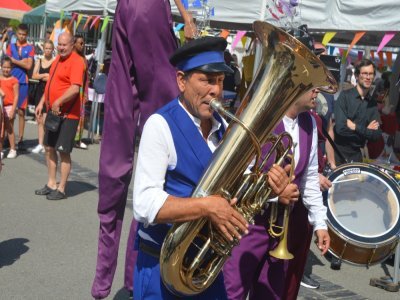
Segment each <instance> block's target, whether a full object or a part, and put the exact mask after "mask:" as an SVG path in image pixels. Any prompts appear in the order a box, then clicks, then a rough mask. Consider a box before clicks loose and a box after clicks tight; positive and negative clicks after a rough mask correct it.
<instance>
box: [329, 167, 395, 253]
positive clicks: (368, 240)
mask: <svg viewBox="0 0 400 300" xmlns="http://www.w3.org/2000/svg"><path fill="white" fill-rule="evenodd" d="M348 168H360V169H361V171H369V172H371V171H372V172H371V173H374V175H377V174H379V175H383V176H384V177H385V178H387V179H388V181H387V182H386V183H387V184H388V185H389V186H390V187H391V188H392V190H393V191H394V193H395V196H396V198H397V202H398V205H399V213H400V188H399V186H398V184H397V183H396V182H395V181H394V179H393V178H391V177H390V176H389V175H387V174H386V173H384V172H382V171H381V170H379V168H378V167H377V166H375V165H369V164H365V163H349V164H343V165H341V166H340V167H338V168H337V169H335V170H334V171H333V172H332V173H331V174H330V175H329V176H328V179H329V180H331V181H332V180H334V179H335V178H336V177H338V176H339V175H341V174H342V173H343V170H345V169H348ZM323 202H324V205H325V206H326V207H327V217H328V219H327V224H328V226H329V227H330V229H331V230H333V231H334V232H336V233H338V234H339V235H340V236H342V237H343V238H344V239H345V240H348V241H354V243H356V244H357V245H361V246H368V245H373V248H374V247H375V246H376V245H381V244H386V243H389V242H392V240H393V239H397V238H398V236H399V233H400V217H398V219H397V223H396V224H395V225H394V226H393V228H392V229H391V230H390V231H388V232H386V233H385V234H383V235H380V236H377V237H365V236H361V235H356V234H354V233H352V232H350V231H349V230H347V229H346V228H345V227H343V226H342V225H341V224H340V223H339V222H338V221H337V220H336V218H335V216H334V215H333V214H332V212H331V210H330V207H329V204H328V191H325V192H324V193H323Z"/></svg>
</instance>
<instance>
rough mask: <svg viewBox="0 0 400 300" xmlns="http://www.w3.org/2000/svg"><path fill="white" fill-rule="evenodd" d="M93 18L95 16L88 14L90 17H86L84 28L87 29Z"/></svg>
mask: <svg viewBox="0 0 400 300" xmlns="http://www.w3.org/2000/svg"><path fill="white" fill-rule="evenodd" d="M91 19H93V16H88V18H87V19H86V22H85V25H83V30H85V29H86V27H87V26H88V25H89V23H90V20H91Z"/></svg>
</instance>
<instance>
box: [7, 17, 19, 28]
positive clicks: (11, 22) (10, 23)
mask: <svg viewBox="0 0 400 300" xmlns="http://www.w3.org/2000/svg"><path fill="white" fill-rule="evenodd" d="M20 23H21V22H20V21H18V20H14V19H12V20H10V21H9V22H8V26H11V27H12V28H14V30H15V29H16V28H17V27H18V25H19V24H20Z"/></svg>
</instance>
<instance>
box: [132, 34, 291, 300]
mask: <svg viewBox="0 0 400 300" xmlns="http://www.w3.org/2000/svg"><path fill="white" fill-rule="evenodd" d="M226 45H227V42H226V41H225V40H224V39H223V38H217V37H204V38H200V39H197V40H194V41H191V42H189V43H188V44H186V45H184V46H183V47H181V48H180V49H178V50H177V51H176V52H175V53H174V55H173V56H172V57H171V59H170V62H171V64H172V65H174V66H175V67H176V68H177V73H176V79H177V83H178V87H179V90H180V95H179V97H177V98H176V99H174V100H172V101H171V102H170V103H169V104H167V105H166V106H164V107H163V108H161V109H160V110H159V111H158V112H157V113H155V114H154V115H152V116H151V117H150V118H149V119H148V121H147V122H146V124H145V126H144V129H143V134H142V138H141V142H140V146H139V153H138V160H137V166H136V173H135V182H134V195H133V209H134V217H135V219H136V220H138V221H139V222H140V225H139V230H138V238H137V243H136V245H137V247H138V250H139V253H138V258H137V264H136V267H135V274H134V278H135V281H134V289H133V290H134V299H176V296H174V295H173V294H172V293H171V292H170V291H169V290H168V289H167V288H166V287H165V286H164V284H163V282H162V280H161V278H160V264H159V256H160V249H161V246H162V244H163V241H164V238H165V236H166V234H167V232H168V230H169V228H170V225H169V224H168V223H174V222H185V221H192V220H196V219H200V218H207V219H209V220H210V221H211V223H212V224H213V225H214V227H215V228H217V229H218V230H219V231H220V232H221V233H222V234H223V235H224V236H225V238H226V239H227V240H233V237H236V238H238V239H240V238H241V237H242V235H243V234H246V233H247V228H248V224H247V222H246V220H245V219H244V218H243V216H242V215H241V214H239V213H238V212H237V211H236V210H235V209H234V208H233V205H234V204H235V202H236V199H232V200H231V201H227V200H226V199H225V198H223V197H221V196H218V195H212V196H206V197H202V198H191V197H190V195H191V193H192V191H193V190H194V188H195V187H196V185H197V182H198V180H199V179H200V177H201V175H202V173H203V171H204V169H205V168H206V167H207V165H208V163H209V161H210V159H211V156H212V153H213V152H214V150H215V149H216V148H217V146H218V143H219V142H220V140H221V138H222V136H223V134H224V132H225V129H226V127H227V124H226V122H225V121H224V120H223V119H222V118H221V116H220V115H219V114H217V113H215V112H213V111H212V110H211V108H210V106H209V103H210V100H211V99H213V98H221V95H222V89H223V87H222V83H223V80H224V73H226V72H232V70H231V69H230V68H229V67H228V66H227V65H226V64H225V62H224V56H223V51H224V50H225V48H226ZM269 184H270V186H271V187H272V188H273V190H274V192H275V193H277V194H281V193H282V191H283V190H284V188H285V187H286V185H287V184H288V176H287V174H286V173H285V171H284V170H283V169H282V168H281V167H278V166H275V167H273V168H272V169H271V171H270V172H269ZM188 298H189V297H186V298H185V299H188ZM196 299H207V300H209V299H226V291H225V287H224V280H223V277H222V274H220V275H219V276H218V277H217V279H216V280H215V282H214V283H213V284H212V285H211V286H210V288H208V289H207V290H205V291H204V292H202V293H200V294H199V295H197V296H196Z"/></svg>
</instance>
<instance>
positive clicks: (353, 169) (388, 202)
mask: <svg viewBox="0 0 400 300" xmlns="http://www.w3.org/2000/svg"><path fill="white" fill-rule="evenodd" d="M329 179H330V180H331V182H332V187H331V188H330V189H329V191H327V192H325V193H324V204H325V205H326V206H327V208H328V225H329V227H330V228H331V229H332V230H334V231H336V232H339V233H340V235H341V236H344V237H345V239H346V240H348V239H349V240H352V241H355V242H356V243H361V244H371V247H374V246H375V245H377V244H379V243H382V242H385V241H386V242H387V241H388V240H390V239H393V238H396V235H397V234H398V233H399V231H400V222H399V213H400V209H399V199H400V191H399V187H398V185H397V183H396V182H395V181H394V180H393V179H392V178H391V177H390V176H389V175H387V174H385V173H383V172H381V171H380V170H379V169H378V168H376V167H373V166H370V165H367V164H361V163H359V164H347V165H342V166H340V167H339V168H338V169H336V170H335V171H334V172H333V173H332V174H331V175H330V176H329Z"/></svg>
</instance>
